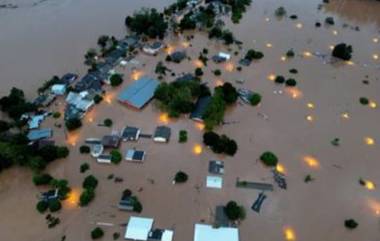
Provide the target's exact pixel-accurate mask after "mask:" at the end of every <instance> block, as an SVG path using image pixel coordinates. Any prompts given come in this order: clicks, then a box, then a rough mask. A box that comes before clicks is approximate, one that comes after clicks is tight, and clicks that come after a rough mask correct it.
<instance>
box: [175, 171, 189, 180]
mask: <svg viewBox="0 0 380 241" xmlns="http://www.w3.org/2000/svg"><path fill="white" fill-rule="evenodd" d="M187 179H188V176H187V174H186V173H184V172H182V171H179V172H177V173H176V174H175V177H174V182H175V183H184V182H186V181H187Z"/></svg>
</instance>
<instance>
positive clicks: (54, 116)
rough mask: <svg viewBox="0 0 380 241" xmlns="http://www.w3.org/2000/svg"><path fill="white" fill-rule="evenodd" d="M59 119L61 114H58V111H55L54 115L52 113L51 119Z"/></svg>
mask: <svg viewBox="0 0 380 241" xmlns="http://www.w3.org/2000/svg"><path fill="white" fill-rule="evenodd" d="M60 117H61V112H58V111H57V112H54V113H53V118H54V119H58V118H60Z"/></svg>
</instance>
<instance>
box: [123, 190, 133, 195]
mask: <svg viewBox="0 0 380 241" xmlns="http://www.w3.org/2000/svg"><path fill="white" fill-rule="evenodd" d="M130 196H132V191H131V190H129V189H125V190H124V191H123V197H130Z"/></svg>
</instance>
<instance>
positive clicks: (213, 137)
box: [203, 131, 238, 156]
mask: <svg viewBox="0 0 380 241" xmlns="http://www.w3.org/2000/svg"><path fill="white" fill-rule="evenodd" d="M203 143H204V144H205V145H206V146H210V148H211V150H212V151H213V152H215V153H225V154H227V155H230V156H233V155H235V153H236V151H237V150H238V146H237V143H236V142H235V141H234V140H232V139H230V138H228V137H227V136H226V135H222V136H219V135H218V134H216V133H215V132H212V131H208V132H205V133H204V134H203Z"/></svg>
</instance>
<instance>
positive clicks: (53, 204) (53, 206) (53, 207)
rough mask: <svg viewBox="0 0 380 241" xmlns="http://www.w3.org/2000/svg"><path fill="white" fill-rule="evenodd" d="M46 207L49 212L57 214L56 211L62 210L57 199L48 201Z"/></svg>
mask: <svg viewBox="0 0 380 241" xmlns="http://www.w3.org/2000/svg"><path fill="white" fill-rule="evenodd" d="M48 206H49V210H50V212H52V213H53V212H57V211H59V210H61V208H62V205H61V202H60V201H59V200H57V199H53V200H50V201H49V202H48Z"/></svg>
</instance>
